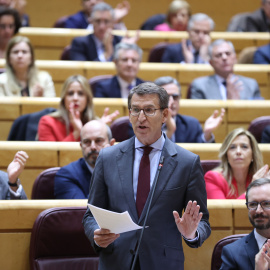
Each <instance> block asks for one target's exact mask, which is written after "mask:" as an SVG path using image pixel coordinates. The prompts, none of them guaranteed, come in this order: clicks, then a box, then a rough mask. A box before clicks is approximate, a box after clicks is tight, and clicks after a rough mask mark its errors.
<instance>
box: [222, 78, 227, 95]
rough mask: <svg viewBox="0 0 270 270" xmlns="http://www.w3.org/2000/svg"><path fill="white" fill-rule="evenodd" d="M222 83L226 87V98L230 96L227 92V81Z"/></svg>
mask: <svg viewBox="0 0 270 270" xmlns="http://www.w3.org/2000/svg"><path fill="white" fill-rule="evenodd" d="M222 84H223V85H224V87H225V89H226V98H228V92H227V82H226V81H223V82H222Z"/></svg>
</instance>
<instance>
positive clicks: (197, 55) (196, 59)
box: [194, 51, 199, 63]
mask: <svg viewBox="0 0 270 270" xmlns="http://www.w3.org/2000/svg"><path fill="white" fill-rule="evenodd" d="M198 62H199V51H196V52H195V53H194V63H198Z"/></svg>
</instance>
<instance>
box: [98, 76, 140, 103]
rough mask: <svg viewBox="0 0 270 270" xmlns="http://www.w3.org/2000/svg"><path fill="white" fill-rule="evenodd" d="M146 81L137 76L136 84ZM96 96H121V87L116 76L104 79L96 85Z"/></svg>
mask: <svg viewBox="0 0 270 270" xmlns="http://www.w3.org/2000/svg"><path fill="white" fill-rule="evenodd" d="M143 82H144V81H143V80H141V79H139V78H136V86H137V85H139V84H140V83H143ZM95 97H103V98H121V89H120V85H119V82H118V79H117V77H116V76H114V77H112V78H111V79H107V80H103V81H101V82H99V83H97V84H96V86H95Z"/></svg>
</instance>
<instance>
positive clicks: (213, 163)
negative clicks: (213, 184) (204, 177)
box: [201, 160, 220, 174]
mask: <svg viewBox="0 0 270 270" xmlns="http://www.w3.org/2000/svg"><path fill="white" fill-rule="evenodd" d="M219 164H220V160H201V166H202V169H203V174H205V173H206V172H208V171H211V170H213V169H214V168H216V167H217V166H218V165H219Z"/></svg>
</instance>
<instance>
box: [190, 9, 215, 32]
mask: <svg viewBox="0 0 270 270" xmlns="http://www.w3.org/2000/svg"><path fill="white" fill-rule="evenodd" d="M205 20H207V21H208V22H209V24H210V31H213V30H214V28H215V22H214V21H213V19H212V18H210V17H209V16H208V15H206V14H204V13H196V14H194V15H192V16H191V17H190V19H189V21H188V26H187V29H188V30H191V29H192V28H193V25H194V23H195V22H201V21H205Z"/></svg>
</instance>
